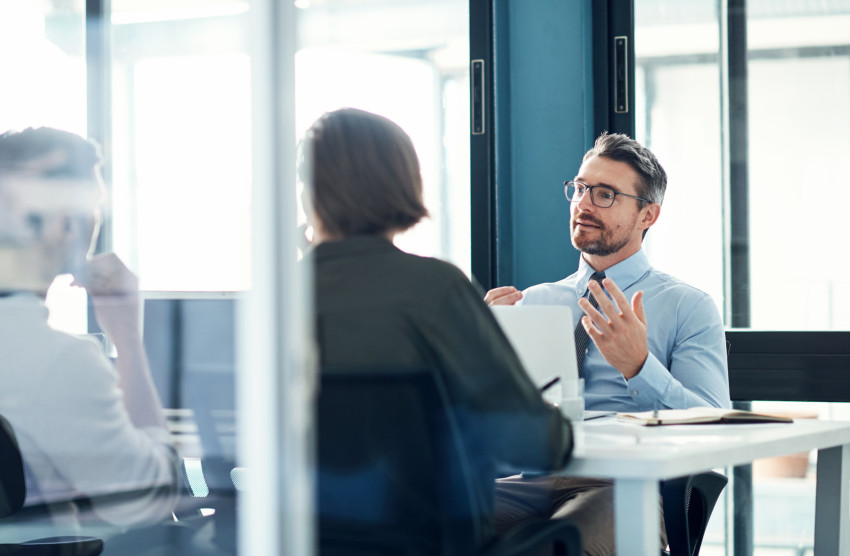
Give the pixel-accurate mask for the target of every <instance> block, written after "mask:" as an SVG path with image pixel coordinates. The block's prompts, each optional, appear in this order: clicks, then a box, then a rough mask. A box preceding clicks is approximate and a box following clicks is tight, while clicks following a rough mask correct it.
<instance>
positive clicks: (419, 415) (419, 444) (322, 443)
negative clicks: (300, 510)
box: [317, 369, 483, 556]
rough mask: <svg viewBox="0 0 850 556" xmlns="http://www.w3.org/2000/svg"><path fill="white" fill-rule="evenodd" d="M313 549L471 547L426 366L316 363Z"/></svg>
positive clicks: (470, 502)
mask: <svg viewBox="0 0 850 556" xmlns="http://www.w3.org/2000/svg"><path fill="white" fill-rule="evenodd" d="M317 423H318V453H317V455H318V457H317V491H318V496H317V500H318V504H317V506H318V507H317V510H318V517H319V531H320V546H321V554H322V555H323V556H327V555H329V554H347V555H354V554H383V553H386V554H410V555H414V554H423V555H424V554H446V555H452V554H465V555H466V554H472V553H474V552H476V550H477V548H478V547H479V546H480V543H481V542H482V541H483V539H482V538H481V532H480V531H481V530H480V528H479V526H480V524H481V523H480V519H481V514H480V512H479V508H477V507H476V502H475V500H476V498H475V495H474V488H473V487H472V486H471V485H472V481H473V474H474V473H475V471H473V470H472V467H471V465H470V463H469V459H468V458H467V457H466V453H465V448H464V443H463V441H462V437H461V435H460V432H459V430H458V426H457V422H456V420H455V417H454V413H453V410H452V408H451V406H450V404H449V402H448V399H447V397H446V395H445V393H444V390H443V388H442V383H441V381H440V378H439V376H438V375H437V373H435V372H432V371H430V370H428V369H384V370H353V369H323V370H322V372H321V384H320V391H319V397H318V415H317Z"/></svg>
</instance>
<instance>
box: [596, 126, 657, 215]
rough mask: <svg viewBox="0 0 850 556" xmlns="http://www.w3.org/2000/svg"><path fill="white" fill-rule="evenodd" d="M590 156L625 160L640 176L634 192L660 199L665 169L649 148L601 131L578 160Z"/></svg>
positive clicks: (644, 196) (655, 201)
mask: <svg viewBox="0 0 850 556" xmlns="http://www.w3.org/2000/svg"><path fill="white" fill-rule="evenodd" d="M594 156H601V157H603V158H609V159H611V160H616V161H617V162H623V163H625V164H628V165H629V166H630V167H631V168H632V170H634V171H635V172H636V173H637V175H638V176H639V177H640V182H639V183H638V184H637V196H638V197H643V198H644V199H649V200H650V201H652V202H653V203H658V204H659V205H660V204H661V203H662V202H663V201H664V192H665V191H666V190H667V172H665V171H664V168H662V167H661V163H659V162H658V159H657V158H655V155H654V154H652V151H650V150H649V149H647V148H646V147H644V146H643V145H641V144H640V143H638V142H637V141H635V140H634V139H632V138H631V137H629V136H628V135H623V134H622V133H608V132H607V131H603V132H602V135H600V136H599V137H598V138H597V139H596V142H595V143H594V144H593V148H592V149H590V150H589V151H587V153H585V155H584V158H583V159H582V162H584V161H587V160H589V159H590V158H593V157H594ZM645 206H646V203H645V202H643V201H640V207H641V208H643V207H645Z"/></svg>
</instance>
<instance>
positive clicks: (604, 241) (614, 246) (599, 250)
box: [571, 230, 629, 257]
mask: <svg viewBox="0 0 850 556" xmlns="http://www.w3.org/2000/svg"><path fill="white" fill-rule="evenodd" d="M571 239H572V243H573V247H575V248H576V249H578V250H579V251H581V252H582V253H584V254H586V255H597V256H599V257H607V256H608V255H613V254H614V253H616V252H618V251H619V250H620V249H622V248H623V247H625V246H626V245H627V244H628V243H629V238H628V237H625V238H623V239H622V240H620V241H618V242H616V243H612V242H611V241H610V240H608V238H606V237H605V232H604V230H603V233H602V237H601V238H599V239H597V240H595V241H590V240H584V239H582V240H577V239H576V238H575V236H572V237H571Z"/></svg>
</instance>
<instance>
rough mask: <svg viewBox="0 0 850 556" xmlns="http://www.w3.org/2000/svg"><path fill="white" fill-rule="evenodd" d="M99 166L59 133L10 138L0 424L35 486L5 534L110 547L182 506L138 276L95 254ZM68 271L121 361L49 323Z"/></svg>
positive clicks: (89, 148)
mask: <svg viewBox="0 0 850 556" xmlns="http://www.w3.org/2000/svg"><path fill="white" fill-rule="evenodd" d="M99 158H100V157H99V150H98V149H97V147H96V146H95V145H94V144H92V143H89V142H87V141H86V140H84V139H82V138H81V137H80V136H78V135H75V134H71V133H69V132H65V131H60V130H56V129H53V128H38V129H33V128H28V129H26V130H24V131H22V132H8V133H4V134H2V135H0V260H2V264H0V352H2V353H3V357H2V358H0V376H2V380H3V384H4V387H3V390H2V393H0V415H2V416H3V417H4V418H5V419H7V420H8V422H9V424H10V425H11V429H12V431H13V432H14V434H15V436H16V437H17V439H18V443H19V449H20V453H21V456H22V459H23V465H24V475H25V485H26V499H25V502H24V508H23V510H21V511H20V512H18V513H16V514H15V515H13V516H12V517H11V518H10V519H11V520H12V521H13V522H14V524H13V525H12V526H10V525H9V524H7V526H4V527H3V528H2V529H0V530H2V533H0V534H2V535H4V536H6V535H8V536H6V537H5V539H4V540H6V541H9V542H15V541H21V540H26V539H27V538H33V537H36V536H54V535H63V534H72V533H80V532H82V533H92V534H94V535H95V536H97V537H109V538H111V537H112V536H113V535H119V534H121V533H123V532H124V531H125V528H127V527H139V526H148V525H152V524H156V523H163V522H164V521H165V520H166V519H168V518H169V517H170V516H171V512H172V510H173V509H174V507H175V504H176V502H177V494H178V487H179V485H180V484H181V480H180V471H179V458H178V457H177V453H176V452H175V451H174V449H173V448H172V446H171V442H170V438H169V434H168V431H167V428H166V420H165V416H164V413H163V409H162V405H161V403H160V401H159V398H158V395H157V393H156V390H155V389H154V386H153V383H152V381H151V376H150V373H149V369H148V365H147V360H146V358H145V354H144V350H143V348H142V343H141V335H140V333H139V312H138V311H139V306H138V303H139V300H138V281H137V279H136V277H135V275H134V274H133V273H132V272H130V270H129V269H128V268H127V267H126V266H125V265H124V263H123V262H122V261H121V260H120V259H119V258H118V257H117V256H115V254H113V253H102V254H96V255H95V254H94V253H93V250H94V246H95V245H96V239H97V235H98V232H99V228H100V221H101V220H100V207H101V204H102V201H103V198H104V195H103V193H104V189H103V186H102V184H101V180H100V175H99ZM64 274H70V275H71V276H73V286H75V287H81V288H84V289H85V291H86V293H87V294H88V296H89V298H90V299H91V300H92V304H93V308H94V313H95V316H96V319H97V322H98V323H99V325H100V326H101V328H102V329H103V331H104V333H105V334H106V335H107V336H108V337H109V340H110V341H111V343H112V345H114V347H115V349H116V351H117V354H118V358H117V360H116V361H115V365H114V366H113V364H112V362H111V361H110V360H109V359H108V357H107V355H108V353H107V352H105V351H104V346H103V345H102V343H101V342H99V341H98V340H96V339H94V338H80V337H77V336H72V335H69V334H66V333H62V332H58V331H56V330H55V329H53V328H51V327H50V326H49V325H48V321H47V318H48V314H47V310H46V308H45V305H44V298H45V296H46V294H47V291H48V288H49V287H50V286H51V284H52V283H53V281H54V279H55V278H56V277H57V276H60V275H64ZM7 455H8V454H4V457H6V456H7ZM3 471H4V473H5V472H8V468H7V467H6V466H4V467H3ZM7 492H8V490H6V489H4V490H3V493H2V494H3V496H6V494H7ZM16 537H17V538H16Z"/></svg>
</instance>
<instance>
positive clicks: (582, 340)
mask: <svg viewBox="0 0 850 556" xmlns="http://www.w3.org/2000/svg"><path fill="white" fill-rule="evenodd" d="M603 278H605V273H604V272H594V273H593V274H592V275H591V277H590V279H591V280H596V281H597V282H599V285H600V286H601V285H602V279H603ZM587 300H588V301H590V304H591V305H593V306H594V307H595V308H597V309H598V308H599V304H598V303H596V300H595V299H593V295H591V294H590V291H588V292H587ZM579 310H581V309H579ZM574 336H575V340H576V364H577V367H578V376H579V377H583V376H584V373H583V372H582V365H584V356H585V355H587V345H588V344H589V343H590V336H588V335H587V330H585V329H584V326H582V325H581V318H580V317H579V319H578V324H577V325H576V330H575V334H574Z"/></svg>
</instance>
